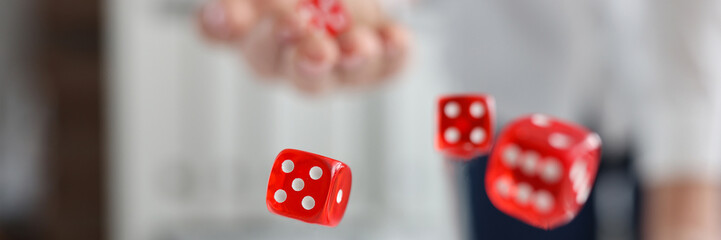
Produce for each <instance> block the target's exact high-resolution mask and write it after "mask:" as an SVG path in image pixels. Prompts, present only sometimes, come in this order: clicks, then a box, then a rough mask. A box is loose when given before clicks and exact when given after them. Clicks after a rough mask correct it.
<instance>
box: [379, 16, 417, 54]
mask: <svg viewBox="0 0 721 240" xmlns="http://www.w3.org/2000/svg"><path fill="white" fill-rule="evenodd" d="M379 34H380V36H381V39H382V40H383V45H384V47H385V51H386V54H387V55H388V56H389V57H401V56H403V55H404V54H405V53H407V52H408V49H409V47H410V42H411V40H410V38H411V36H410V34H409V33H408V31H407V30H406V29H405V28H404V27H402V26H400V25H398V24H395V23H387V24H385V25H383V26H381V27H380V29H379Z"/></svg>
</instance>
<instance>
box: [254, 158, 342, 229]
mask: <svg viewBox="0 0 721 240" xmlns="http://www.w3.org/2000/svg"><path fill="white" fill-rule="evenodd" d="M351 180H352V175H351V171H350V168H349V167H348V165H346V164H344V163H342V162H340V161H337V160H334V159H331V158H328V157H324V156H320V155H317V154H313V153H309V152H304V151H300V150H295V149H285V150H283V151H281V152H280V153H279V154H278V156H277V157H276V159H275V163H274V164H273V168H272V170H271V173H270V179H269V180H268V192H267V194H266V204H267V205H268V210H270V211H271V212H273V213H276V214H278V215H282V216H286V217H290V218H295V219H298V220H301V221H304V222H309V223H315V224H321V225H326V226H331V227H332V226H336V225H338V223H339V222H340V220H341V219H342V218H343V214H344V213H345V208H346V206H347V204H348V198H349V197H350V190H351Z"/></svg>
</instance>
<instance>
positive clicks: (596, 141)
mask: <svg viewBox="0 0 721 240" xmlns="http://www.w3.org/2000/svg"><path fill="white" fill-rule="evenodd" d="M600 153H601V139H600V138H599V137H598V135H597V134H596V133H593V132H589V131H588V130H587V129H585V128H583V127H581V126H578V125H575V124H572V123H568V122H564V121H561V120H558V119H555V118H551V117H548V116H545V115H540V114H535V115H531V116H526V117H522V118H519V119H517V120H515V121H514V122H512V123H511V124H509V125H508V126H507V127H506V128H505V129H504V131H503V133H501V135H500V136H499V137H498V140H497V142H496V146H495V148H494V149H493V153H492V154H491V157H490V160H489V162H488V169H487V172H486V191H487V194H488V197H489V198H490V200H491V202H492V203H493V205H494V206H496V208H498V209H499V210H501V211H502V212H505V213H506V214H508V215H510V216H513V217H515V218H517V219H519V220H521V221H523V222H526V223H528V224H530V225H533V226H536V227H539V228H543V229H551V228H554V227H557V226H560V225H563V224H565V223H567V222H569V221H571V219H573V218H574V217H575V216H576V215H577V214H578V211H580V209H581V207H582V206H583V204H584V203H585V202H586V200H587V199H588V195H589V194H590V192H591V187H592V186H593V182H594V180H595V178H596V172H597V171H598V165H599V156H600Z"/></svg>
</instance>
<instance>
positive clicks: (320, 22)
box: [299, 0, 350, 36]
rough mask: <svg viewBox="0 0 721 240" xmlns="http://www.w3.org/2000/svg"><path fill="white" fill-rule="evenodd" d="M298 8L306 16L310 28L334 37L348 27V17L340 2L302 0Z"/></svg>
mask: <svg viewBox="0 0 721 240" xmlns="http://www.w3.org/2000/svg"><path fill="white" fill-rule="evenodd" d="M299 6H300V8H301V11H302V12H303V13H306V14H308V15H309V16H308V19H309V21H310V24H311V25H312V26H315V27H317V28H320V29H325V30H326V31H327V32H328V33H330V34H331V35H333V36H335V35H338V33H340V32H342V31H343V30H345V29H346V28H347V26H348V25H349V20H350V19H349V17H348V14H347V12H346V11H345V8H344V7H343V4H342V3H341V2H340V0H302V1H301V2H300V5H299Z"/></svg>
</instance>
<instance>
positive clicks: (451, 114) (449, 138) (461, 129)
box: [436, 94, 496, 160]
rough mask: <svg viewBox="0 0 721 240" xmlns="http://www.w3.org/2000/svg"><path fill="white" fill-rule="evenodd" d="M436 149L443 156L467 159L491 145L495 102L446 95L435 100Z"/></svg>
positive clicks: (480, 96) (479, 96) (477, 96)
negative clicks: (436, 117) (436, 102)
mask: <svg viewBox="0 0 721 240" xmlns="http://www.w3.org/2000/svg"><path fill="white" fill-rule="evenodd" d="M437 114H438V131H437V132H436V149H437V150H438V151H440V152H441V153H443V155H445V156H446V157H449V158H451V159H459V160H470V159H472V158H473V157H475V156H478V155H482V154H487V153H488V152H489V151H490V149H491V146H493V131H494V130H493V128H494V127H495V114H496V109H495V102H494V100H493V97H491V96H488V95H484V94H464V95H448V96H443V97H441V98H440V99H439V100H438V113H437Z"/></svg>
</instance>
